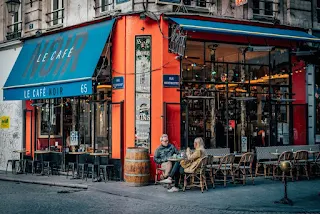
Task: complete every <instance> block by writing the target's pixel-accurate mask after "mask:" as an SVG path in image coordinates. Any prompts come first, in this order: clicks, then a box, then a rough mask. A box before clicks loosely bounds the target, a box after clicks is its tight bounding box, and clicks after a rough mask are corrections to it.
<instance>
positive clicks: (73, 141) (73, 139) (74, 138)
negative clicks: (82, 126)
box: [70, 131, 79, 146]
mask: <svg viewBox="0 0 320 214" xmlns="http://www.w3.org/2000/svg"><path fill="white" fill-rule="evenodd" d="M78 145H79V135H78V132H77V131H71V132H70V146H78Z"/></svg>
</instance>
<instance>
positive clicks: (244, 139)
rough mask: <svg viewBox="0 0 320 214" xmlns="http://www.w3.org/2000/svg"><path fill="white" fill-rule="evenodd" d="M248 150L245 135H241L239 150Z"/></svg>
mask: <svg viewBox="0 0 320 214" xmlns="http://www.w3.org/2000/svg"><path fill="white" fill-rule="evenodd" d="M247 151H248V140H247V137H241V152H247Z"/></svg>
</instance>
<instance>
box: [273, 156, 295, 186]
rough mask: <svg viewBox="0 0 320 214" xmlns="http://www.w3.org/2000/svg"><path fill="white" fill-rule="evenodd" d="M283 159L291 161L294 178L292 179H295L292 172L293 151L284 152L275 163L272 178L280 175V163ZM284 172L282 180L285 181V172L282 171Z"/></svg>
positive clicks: (291, 175)
mask: <svg viewBox="0 0 320 214" xmlns="http://www.w3.org/2000/svg"><path fill="white" fill-rule="evenodd" d="M282 161H290V163H291V168H290V176H289V177H291V178H292V181H293V174H292V169H293V168H294V166H293V152H289V151H287V152H283V153H282V154H281V155H280V157H279V159H278V161H277V162H276V163H274V164H273V166H272V169H273V170H272V179H273V180H274V179H275V178H276V177H279V176H278V171H279V169H280V164H281V162H282ZM281 174H282V176H281V177H282V181H284V172H282V173H281Z"/></svg>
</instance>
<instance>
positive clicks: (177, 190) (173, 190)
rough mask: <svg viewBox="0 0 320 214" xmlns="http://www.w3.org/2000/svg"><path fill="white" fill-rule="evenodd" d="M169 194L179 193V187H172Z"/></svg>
mask: <svg viewBox="0 0 320 214" xmlns="http://www.w3.org/2000/svg"><path fill="white" fill-rule="evenodd" d="M168 192H179V189H178V188H177V187H172V188H171V189H169V190H168Z"/></svg>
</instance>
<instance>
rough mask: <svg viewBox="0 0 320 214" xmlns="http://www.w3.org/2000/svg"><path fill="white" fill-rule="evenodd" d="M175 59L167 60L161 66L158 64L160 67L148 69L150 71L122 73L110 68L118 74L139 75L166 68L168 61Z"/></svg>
mask: <svg viewBox="0 0 320 214" xmlns="http://www.w3.org/2000/svg"><path fill="white" fill-rule="evenodd" d="M175 60H176V59H173V60H170V61H169V62H166V63H165V64H163V65H162V66H160V67H158V68H155V69H152V70H150V71H145V72H140V73H135V72H131V73H123V72H119V71H116V70H112V72H114V73H117V74H120V75H140V74H148V73H152V72H155V71H159V70H161V69H162V68H166V66H167V65H169V64H170V63H172V62H173V61H175Z"/></svg>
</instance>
